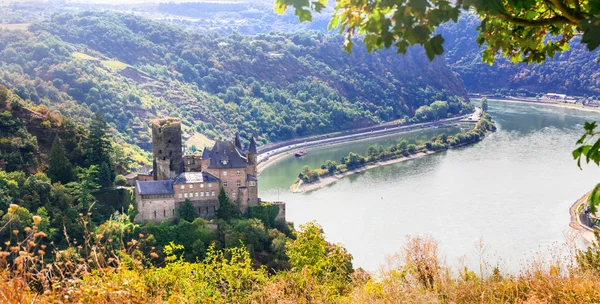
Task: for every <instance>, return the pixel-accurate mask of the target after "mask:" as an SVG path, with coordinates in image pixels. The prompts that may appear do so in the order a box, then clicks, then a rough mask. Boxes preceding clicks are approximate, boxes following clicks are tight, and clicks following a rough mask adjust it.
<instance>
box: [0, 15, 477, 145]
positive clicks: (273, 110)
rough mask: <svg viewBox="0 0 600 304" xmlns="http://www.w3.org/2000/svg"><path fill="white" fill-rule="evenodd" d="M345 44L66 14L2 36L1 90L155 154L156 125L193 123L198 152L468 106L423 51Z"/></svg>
mask: <svg viewBox="0 0 600 304" xmlns="http://www.w3.org/2000/svg"><path fill="white" fill-rule="evenodd" d="M341 44H342V39H341V38H339V37H330V36H326V35H324V34H321V33H318V32H311V33H299V34H261V35H257V36H241V35H237V34H233V35H230V36H220V35H217V34H211V35H199V34H194V33H191V32H188V31H185V30H183V29H180V28H177V27H173V26H169V25H167V24H164V23H159V22H155V21H151V20H149V19H145V18H142V17H137V16H133V15H125V14H118V13H81V14H58V15H54V16H53V17H52V19H51V20H49V21H46V22H42V23H34V24H32V25H31V26H30V27H29V30H28V31H27V32H25V33H23V32H20V31H10V30H3V31H0V59H1V62H0V64H1V65H2V71H0V82H2V83H3V84H5V85H6V86H7V87H9V88H10V89H11V90H13V91H14V92H15V93H17V94H18V95H19V96H21V97H22V98H24V99H30V100H32V101H33V102H35V103H38V104H45V105H47V106H49V107H50V108H51V109H57V110H59V111H61V112H62V113H64V114H65V115H68V116H70V117H74V118H76V119H77V120H79V121H83V122H85V121H88V120H89V117H91V116H92V113H93V112H99V111H101V112H103V113H104V114H105V116H106V119H107V121H108V122H109V123H110V124H111V125H112V126H113V127H114V128H115V129H116V130H118V131H119V132H120V133H121V134H122V135H123V137H124V138H125V139H126V140H127V141H129V142H131V143H136V144H138V145H140V146H142V147H147V146H148V144H149V140H150V139H149V136H148V125H147V122H148V120H149V119H151V118H153V117H156V116H166V115H170V116H176V117H181V118H182V120H183V122H184V125H185V132H186V134H185V136H186V138H187V139H188V143H191V144H194V143H198V144H201V143H202V142H206V140H207V138H206V136H207V137H208V138H211V139H212V138H216V137H220V136H229V135H231V134H233V133H234V132H239V133H241V135H242V136H243V137H246V136H248V135H249V134H250V133H254V134H257V135H258V136H259V140H260V141H262V142H269V141H275V140H285V139H289V138H292V137H297V136H304V135H309V134H315V133H323V132H328V131H336V130H341V129H348V128H353V127H356V126H365V125H369V124H374V123H377V122H382V121H389V120H394V119H400V118H404V117H405V116H408V117H412V116H413V115H414V113H415V111H416V109H418V108H419V107H420V106H422V105H429V104H431V103H432V102H434V101H436V100H446V101H448V102H450V103H449V112H450V114H451V115H453V114H458V113H460V112H461V111H462V109H463V107H465V106H466V104H464V103H461V102H460V100H462V99H463V98H466V91H465V90H464V87H463V85H462V81H461V80H460V79H459V78H458V77H456V75H455V74H454V73H452V72H451V71H450V70H449V69H448V68H447V67H446V65H445V63H444V62H443V61H442V60H436V61H434V62H433V63H430V62H429V61H428V60H427V58H426V56H425V55H424V54H423V52H422V51H421V50H419V49H412V50H411V51H410V52H409V54H407V55H406V56H397V55H396V54H395V53H394V52H378V53H375V54H367V53H366V52H365V51H364V50H363V49H361V48H357V50H356V52H355V53H354V54H352V55H349V54H347V53H346V52H344V51H343V50H342V48H341Z"/></svg>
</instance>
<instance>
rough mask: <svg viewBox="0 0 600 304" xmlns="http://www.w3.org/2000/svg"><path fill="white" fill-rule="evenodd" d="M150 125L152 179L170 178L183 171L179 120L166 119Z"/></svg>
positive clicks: (155, 121)
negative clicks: (152, 161) (152, 159)
mask: <svg viewBox="0 0 600 304" xmlns="http://www.w3.org/2000/svg"><path fill="white" fill-rule="evenodd" d="M150 125H151V126H152V155H153V158H154V179H156V180H162V179H169V178H172V177H174V176H175V175H177V174H179V173H181V172H182V171H183V170H182V169H183V168H182V164H183V151H182V143H181V122H180V121H179V119H174V118H167V119H160V120H153V121H152V123H151V124H150ZM158 162H160V163H158Z"/></svg>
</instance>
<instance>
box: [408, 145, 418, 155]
mask: <svg viewBox="0 0 600 304" xmlns="http://www.w3.org/2000/svg"><path fill="white" fill-rule="evenodd" d="M408 153H410V154H415V153H417V146H415V145H414V144H410V145H408Z"/></svg>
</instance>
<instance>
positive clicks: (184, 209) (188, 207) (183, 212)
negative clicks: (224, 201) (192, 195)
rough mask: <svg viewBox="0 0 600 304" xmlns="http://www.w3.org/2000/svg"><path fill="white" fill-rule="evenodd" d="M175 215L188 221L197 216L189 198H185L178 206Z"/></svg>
mask: <svg viewBox="0 0 600 304" xmlns="http://www.w3.org/2000/svg"><path fill="white" fill-rule="evenodd" d="M220 195H221V193H219V196H220ZM219 209H220V208H219ZM177 216H178V217H179V218H180V219H182V220H186V221H188V222H190V223H191V222H193V221H194V219H196V218H197V217H198V214H197V213H196V209H195V208H194V205H192V201H190V199H186V200H185V201H183V202H182V203H181V204H180V205H179V208H177Z"/></svg>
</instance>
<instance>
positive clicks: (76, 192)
mask: <svg viewBox="0 0 600 304" xmlns="http://www.w3.org/2000/svg"><path fill="white" fill-rule="evenodd" d="M97 176H98V167H96V166H95V165H92V166H90V167H89V168H87V169H83V168H82V169H81V171H80V172H79V174H77V178H78V179H79V182H72V183H69V184H67V187H68V191H69V194H71V195H72V196H73V197H75V198H77V200H78V205H77V209H78V211H79V212H82V213H87V212H88V211H89V210H90V208H91V207H92V205H93V204H94V202H96V198H94V196H93V195H92V190H95V189H98V188H99V187H100V186H99V185H98V183H97Z"/></svg>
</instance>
